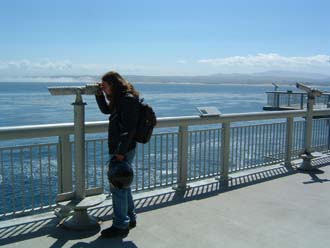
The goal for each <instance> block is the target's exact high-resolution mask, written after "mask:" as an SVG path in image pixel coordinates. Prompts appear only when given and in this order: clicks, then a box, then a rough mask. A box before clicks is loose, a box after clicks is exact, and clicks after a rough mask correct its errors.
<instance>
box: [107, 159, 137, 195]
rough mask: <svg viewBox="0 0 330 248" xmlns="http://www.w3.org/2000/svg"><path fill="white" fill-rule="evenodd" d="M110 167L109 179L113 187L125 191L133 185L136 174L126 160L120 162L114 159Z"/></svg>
mask: <svg viewBox="0 0 330 248" xmlns="http://www.w3.org/2000/svg"><path fill="white" fill-rule="evenodd" d="M108 165H109V171H108V178H109V182H110V183H111V184H112V185H113V186H115V187H116V188H119V189H124V188H128V187H129V186H130V185H131V184H132V181H133V177H134V173H133V169H132V167H131V166H130V164H129V163H128V162H127V161H126V160H123V161H119V160H116V159H115V158H112V159H111V160H110V162H109V164H108Z"/></svg>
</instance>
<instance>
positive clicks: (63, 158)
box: [57, 134, 72, 193]
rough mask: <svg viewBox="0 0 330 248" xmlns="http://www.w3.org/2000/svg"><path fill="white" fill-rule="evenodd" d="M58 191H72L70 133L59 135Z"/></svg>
mask: <svg viewBox="0 0 330 248" xmlns="http://www.w3.org/2000/svg"><path fill="white" fill-rule="evenodd" d="M57 169H58V193H65V192H71V191H72V149H71V144H70V135H69V134H62V135H61V136H59V164H58V168H57Z"/></svg>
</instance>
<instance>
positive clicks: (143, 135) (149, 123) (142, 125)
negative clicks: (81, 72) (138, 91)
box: [134, 99, 157, 144]
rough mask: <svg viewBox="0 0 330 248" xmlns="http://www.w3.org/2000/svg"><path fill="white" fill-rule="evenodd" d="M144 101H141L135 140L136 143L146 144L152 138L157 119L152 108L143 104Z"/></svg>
mask: <svg viewBox="0 0 330 248" xmlns="http://www.w3.org/2000/svg"><path fill="white" fill-rule="evenodd" d="M143 100H144V99H141V100H140V101H139V103H140V113H139V120H138V124H137V127H136V134H135V137H134V139H135V141H136V142H139V143H142V144H145V143H147V142H148V141H149V140H150V138H151V135H152V131H153V129H154V127H155V126H156V124H157V118H156V114H155V112H154V110H153V109H152V107H151V106H150V105H148V104H145V103H143Z"/></svg>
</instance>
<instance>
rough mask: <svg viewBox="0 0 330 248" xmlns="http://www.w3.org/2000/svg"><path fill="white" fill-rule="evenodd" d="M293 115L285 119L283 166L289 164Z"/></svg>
mask: <svg viewBox="0 0 330 248" xmlns="http://www.w3.org/2000/svg"><path fill="white" fill-rule="evenodd" d="M293 125H294V122H293V117H288V118H287V119H286V144H285V161H284V165H285V166H291V165H292V164H291V156H292V143H293Z"/></svg>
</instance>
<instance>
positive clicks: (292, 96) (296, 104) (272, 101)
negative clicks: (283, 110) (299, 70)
mask: <svg viewBox="0 0 330 248" xmlns="http://www.w3.org/2000/svg"><path fill="white" fill-rule="evenodd" d="M266 93H267V105H268V106H272V107H274V108H280V107H292V108H296V109H304V108H306V105H307V93H302V92H292V91H268V92H266ZM315 105H316V106H317V107H318V108H329V107H330V95H329V94H323V95H321V96H318V97H316V98H315Z"/></svg>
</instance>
